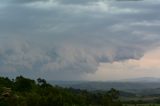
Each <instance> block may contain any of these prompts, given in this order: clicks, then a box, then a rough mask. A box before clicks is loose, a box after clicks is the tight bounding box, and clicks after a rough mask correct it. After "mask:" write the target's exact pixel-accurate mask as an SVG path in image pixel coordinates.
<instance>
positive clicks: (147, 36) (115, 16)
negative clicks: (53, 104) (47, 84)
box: [0, 0, 160, 79]
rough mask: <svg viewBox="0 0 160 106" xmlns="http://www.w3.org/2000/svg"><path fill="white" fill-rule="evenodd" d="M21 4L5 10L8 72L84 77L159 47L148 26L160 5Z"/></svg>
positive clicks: (2, 28) (3, 63) (3, 50)
mask: <svg viewBox="0 0 160 106" xmlns="http://www.w3.org/2000/svg"><path fill="white" fill-rule="evenodd" d="M36 1H42V0H36ZM54 1H55V0H54ZM18 2H19V3H20V1H19V0H16V1H15V3H17V4H16V5H15V4H10V3H8V6H5V7H2V8H0V9H1V10H3V12H2V13H0V14H2V16H0V23H1V24H0V38H1V40H0V41H1V43H0V44H1V46H0V69H1V70H6V73H9V72H10V71H11V72H12V73H14V74H15V75H16V74H25V75H28V76H30V75H31V74H33V75H32V76H48V78H52V76H54V77H55V79H58V77H59V78H64V79H75V78H76V77H78V78H81V75H83V74H85V73H94V72H95V71H97V68H98V66H99V64H100V63H103V62H110V63H112V62H114V61H126V60H129V59H140V58H141V57H142V56H143V55H144V54H145V53H146V52H147V51H149V50H151V49H152V48H156V47H157V46H159V40H160V37H159V33H160V32H159V29H158V27H157V26H154V25H152V26H146V25H145V23H143V21H145V22H148V23H153V22H154V21H155V20H159V19H158V18H157V17H159V16H160V15H159V14H156V16H157V17H154V16H155V14H154V13H158V10H159V9H158V8H159V7H158V6H155V7H154V5H159V4H148V2H147V3H146V2H145V1H139V3H135V4H134V3H133V2H123V3H122V2H115V1H114V2H111V1H107V2H104V1H102V0H99V1H93V0H92V1H91V0H85V1H84V0H81V1H80V0H78V1H75V0H59V1H58V0H57V1H56V3H55V2H49V4H48V3H47V2H45V3H46V4H45V3H44V4H43V5H42V4H39V3H38V2H35V1H32V0H30V1H28V0H26V1H25V0H23V2H24V3H25V2H28V3H29V2H30V3H31V2H32V3H31V4H30V3H29V4H24V5H20V4H18ZM21 2H22V1H21ZM6 4H7V3H6ZM84 4H85V5H84ZM148 10H149V12H148V13H147V11H148ZM153 11H155V12H154V13H153ZM135 22H136V23H141V24H136V25H134V23H135ZM153 35H154V37H153ZM14 39H15V40H14ZM7 70H8V71H7ZM22 70H24V71H22ZM0 73H2V74H5V72H4V71H0ZM65 75H66V77H65ZM69 76H74V77H70V78H69Z"/></svg>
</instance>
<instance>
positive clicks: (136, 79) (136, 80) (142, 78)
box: [122, 77, 160, 82]
mask: <svg viewBox="0 0 160 106" xmlns="http://www.w3.org/2000/svg"><path fill="white" fill-rule="evenodd" d="M122 82H160V78H155V77H141V78H131V79H124V80H122Z"/></svg>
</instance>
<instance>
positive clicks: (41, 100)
mask: <svg viewBox="0 0 160 106" xmlns="http://www.w3.org/2000/svg"><path fill="white" fill-rule="evenodd" d="M0 106H122V103H121V102H120V100H119V92H118V91H117V90H115V89H111V90H110V91H108V92H103V93H100V92H89V91H86V90H79V89H73V88H62V87H59V86H52V85H50V84H48V83H47V82H46V80H44V79H41V78H38V79H37V81H35V80H31V79H28V78H25V77H23V76H18V77H16V78H15V79H12V80H10V79H9V78H4V77H0Z"/></svg>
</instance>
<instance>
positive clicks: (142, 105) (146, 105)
mask: <svg viewBox="0 0 160 106" xmlns="http://www.w3.org/2000/svg"><path fill="white" fill-rule="evenodd" d="M123 106H160V104H136V105H135V104H124V105H123Z"/></svg>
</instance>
